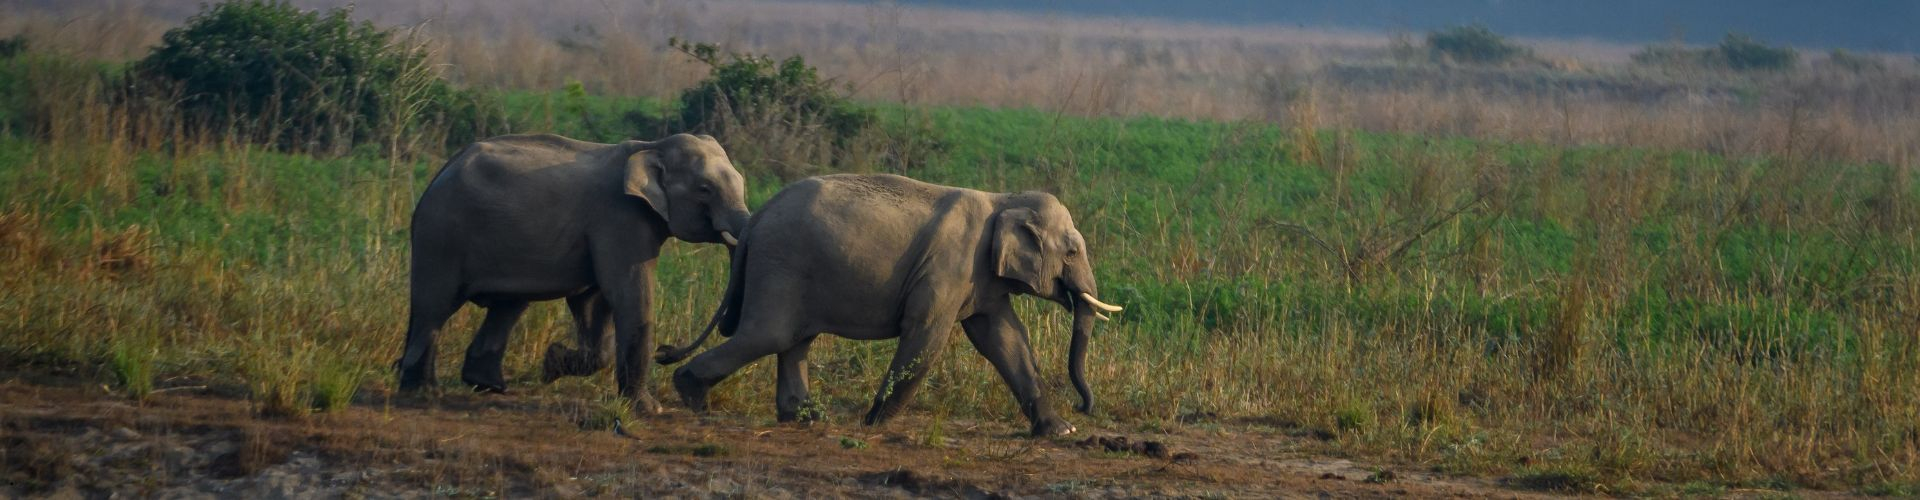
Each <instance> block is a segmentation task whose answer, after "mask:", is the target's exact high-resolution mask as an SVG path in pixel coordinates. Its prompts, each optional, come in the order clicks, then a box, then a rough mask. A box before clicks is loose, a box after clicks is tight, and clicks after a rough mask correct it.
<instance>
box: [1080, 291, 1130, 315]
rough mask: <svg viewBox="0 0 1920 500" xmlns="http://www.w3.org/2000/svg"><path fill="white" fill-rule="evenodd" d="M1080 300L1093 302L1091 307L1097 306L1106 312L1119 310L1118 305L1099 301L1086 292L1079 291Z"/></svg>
mask: <svg viewBox="0 0 1920 500" xmlns="http://www.w3.org/2000/svg"><path fill="white" fill-rule="evenodd" d="M1080 300H1084V301H1087V303H1088V304H1093V307H1098V308H1100V310H1102V311H1106V312H1120V310H1121V307H1120V306H1116V305H1113V304H1108V303H1105V302H1101V301H1100V299H1096V298H1093V294H1090V293H1087V292H1080Z"/></svg>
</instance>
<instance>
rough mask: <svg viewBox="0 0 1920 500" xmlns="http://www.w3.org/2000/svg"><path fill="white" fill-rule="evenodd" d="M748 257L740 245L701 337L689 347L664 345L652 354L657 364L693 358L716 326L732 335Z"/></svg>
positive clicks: (727, 335) (723, 335)
mask: <svg viewBox="0 0 1920 500" xmlns="http://www.w3.org/2000/svg"><path fill="white" fill-rule="evenodd" d="M746 257H747V245H746V243H745V242H741V244H740V246H739V248H737V249H735V251H734V254H733V261H732V262H731V263H729V264H728V271H727V291H726V294H725V295H724V298H722V299H721V300H720V306H719V307H718V308H715V309H714V311H713V317H711V318H708V319H707V326H706V327H704V328H701V329H700V336H699V337H697V338H694V339H693V343H690V344H687V346H686V347H681V348H675V347H673V346H670V345H664V344H663V345H661V346H660V348H658V349H655V352H654V355H653V361H654V362H655V363H659V364H662V365H670V364H674V363H679V362H680V361H681V360H685V359H687V356H691V355H693V350H694V349H699V348H700V346H702V345H705V344H706V343H707V337H708V336H711V335H713V330H714V327H716V326H717V327H719V329H720V336H722V337H732V336H733V330H734V328H735V327H738V326H739V325H740V300H741V298H742V297H743V296H744V295H745V290H746V286H745V284H746V283H745V280H746V278H745V275H746V274H745V273H744V272H742V271H743V270H744V269H745V268H746V262H747V260H746Z"/></svg>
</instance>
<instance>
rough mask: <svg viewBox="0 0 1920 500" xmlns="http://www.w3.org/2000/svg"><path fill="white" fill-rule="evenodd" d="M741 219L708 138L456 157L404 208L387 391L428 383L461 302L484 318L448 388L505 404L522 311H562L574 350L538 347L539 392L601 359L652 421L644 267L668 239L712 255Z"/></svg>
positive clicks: (527, 140)
mask: <svg viewBox="0 0 1920 500" xmlns="http://www.w3.org/2000/svg"><path fill="white" fill-rule="evenodd" d="M748 216H749V214H748V212H747V205H746V188H745V184H744V182H743V181H742V179H741V177H740V173H739V172H737V171H735V170H734V168H733V164H732V163H731V162H730V161H729V160H728V159H727V154H726V151H724V150H722V149H721V148H720V144H719V143H717V142H715V141H714V140H713V138H712V137H707V136H694V135H687V134H680V135H675V136H672V137H668V138H665V139H661V140H659V141H657V142H647V141H626V142H622V143H620V144H596V143H590V142H581V141H576V140H572V139H568V138H565V137H559V136H554V135H509V136H501V137H494V138H491V139H487V140H484V141H480V142H477V143H474V144H473V145H471V146H467V148H466V149H463V150H461V151H460V152H459V153H458V154H455V155H454V156H453V158H452V159H449V160H447V164H446V166H445V167H444V168H442V169H441V170H440V173H439V174H437V175H435V176H434V179H433V182H432V183H431V184H429V185H428V186H427V189H426V192H425V193H424V194H422V195H421V196H420V203H419V205H417V206H416V207H415V209H414V213H413V275H412V307H411V314H410V317H409V320H408V325H407V339H406V348H405V353H404V354H403V355H402V357H401V359H400V361H399V363H398V364H399V370H400V387H401V389H402V390H411V389H417V388H419V387H421V386H423V385H431V384H432V382H433V380H434V378H435V377H434V366H433V359H434V354H433V353H434V336H435V334H436V333H437V332H438V331H439V330H440V328H441V326H442V325H443V324H444V323H445V322H446V321H447V318H449V317H451V316H452V315H453V313H454V312H455V311H458V310H459V309H460V307H461V306H462V305H463V304H465V303H468V302H471V303H473V304H475V305H478V306H480V307H484V308H486V309H487V317H486V320H485V321H484V322H483V323H482V324H481V326H480V331H479V333H477V334H475V336H474V339H473V343H472V344H471V345H469V346H468V348H467V356H466V363H465V365H464V366H463V367H462V369H461V377H460V378H461V380H463V381H465V382H466V383H467V384H469V385H471V386H473V387H474V388H475V390H480V391H492V392H499V391H504V390H505V389H506V381H505V380H504V379H503V378H502V377H501V373H500V362H501V357H502V355H503V354H504V350H505V347H506V344H507V335H508V333H509V332H510V331H511V330H512V329H513V324H514V322H515V321H517V320H518V319H519V317H520V314H521V313H522V312H524V311H526V308H527V304H528V303H529V302H532V301H538V300H552V299H558V298H565V299H567V306H568V309H569V310H571V311H572V313H573V317H574V324H575V329H576V330H577V333H578V337H579V344H580V348H579V349H567V348H565V347H562V346H560V345H559V344H558V343H555V344H554V345H552V346H550V347H549V349H548V351H547V358H546V366H545V371H546V376H547V379H548V380H552V379H554V378H557V377H560V376H568V375H587V374H591V373H594V372H597V371H599V370H600V369H601V368H603V367H605V366H606V365H607V362H608V360H609V359H608V358H612V360H613V361H614V365H615V367H616V374H615V378H616V379H617V380H618V382H619V386H620V393H621V394H622V395H624V396H627V397H629V398H631V399H632V400H633V403H634V406H635V407H636V408H637V409H640V410H642V411H647V412H655V411H658V409H659V405H658V404H656V403H654V402H653V399H652V397H651V396H649V395H648V394H647V391H646V390H645V388H646V387H647V386H646V375H647V363H646V357H645V354H647V353H650V352H651V351H652V350H653V336H652V330H653V329H652V319H653V300H654V297H653V266H654V258H655V257H656V256H658V255H659V253H660V246H661V244H662V243H664V242H666V239H667V237H668V236H672V237H675V238H679V239H681V240H685V241H689V242H694V243H723V242H725V241H726V240H727V239H728V238H731V237H733V236H732V235H733V234H737V233H739V232H741V231H740V229H742V228H744V227H745V225H746V222H747V219H748ZM610 326H611V327H613V334H612V335H608V327H610ZM609 337H611V339H609ZM609 340H611V341H609ZM609 344H611V345H609ZM609 347H611V348H612V350H611V351H609V350H608V348H609Z"/></svg>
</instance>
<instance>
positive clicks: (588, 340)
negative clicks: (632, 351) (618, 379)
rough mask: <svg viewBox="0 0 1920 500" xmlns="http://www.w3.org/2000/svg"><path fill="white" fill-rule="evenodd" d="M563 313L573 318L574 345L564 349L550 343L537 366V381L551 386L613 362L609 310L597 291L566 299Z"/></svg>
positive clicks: (582, 375)
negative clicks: (552, 383)
mask: <svg viewBox="0 0 1920 500" xmlns="http://www.w3.org/2000/svg"><path fill="white" fill-rule="evenodd" d="M567 310H568V311H569V312H571V313H572V315H573V325H574V338H575V340H574V343H575V345H577V346H578V347H575V348H568V347H567V346H566V345H565V344H562V343H559V342H554V343H552V344H549V345H547V355H546V359H545V360H544V362H543V363H542V364H541V379H542V381H543V382H547V383H551V382H553V381H555V380H559V379H560V378H561V377H584V376H587V375H592V374H594V372H598V371H600V369H602V368H606V367H607V365H608V364H611V363H612V362H613V309H612V308H611V307H610V306H608V305H607V299H606V296H604V295H601V294H600V291H599V290H594V291H591V292H587V293H583V294H579V295H574V296H571V297H567Z"/></svg>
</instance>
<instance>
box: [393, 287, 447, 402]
mask: <svg viewBox="0 0 1920 500" xmlns="http://www.w3.org/2000/svg"><path fill="white" fill-rule="evenodd" d="M420 275H421V273H418V272H416V273H415V278H414V279H415V282H414V284H413V290H412V298H411V300H410V301H409V302H410V303H409V304H408V311H407V339H406V344H405V346H404V347H403V348H402V350H401V355H400V360H399V362H398V363H396V364H397V365H398V368H399V371H400V390H402V391H414V390H418V389H421V388H422V387H423V386H427V385H431V384H433V381H434V379H435V378H437V377H436V375H435V373H434V371H435V370H434V345H433V344H434V337H437V336H438V334H439V333H440V329H441V328H442V327H444V326H446V324H447V320H448V319H450V318H452V317H453V314H454V313H456V312H460V306H461V304H462V301H461V299H460V297H459V291H458V289H457V288H452V287H445V288H447V289H445V290H442V289H439V288H440V287H433V286H429V285H426V284H423V283H422V282H421V281H422V279H421V278H420V277H419V276H420Z"/></svg>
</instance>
